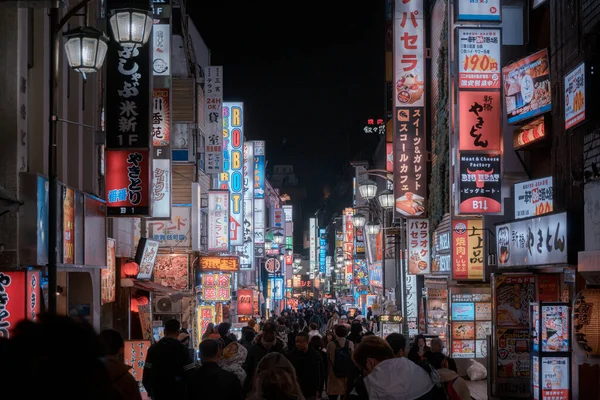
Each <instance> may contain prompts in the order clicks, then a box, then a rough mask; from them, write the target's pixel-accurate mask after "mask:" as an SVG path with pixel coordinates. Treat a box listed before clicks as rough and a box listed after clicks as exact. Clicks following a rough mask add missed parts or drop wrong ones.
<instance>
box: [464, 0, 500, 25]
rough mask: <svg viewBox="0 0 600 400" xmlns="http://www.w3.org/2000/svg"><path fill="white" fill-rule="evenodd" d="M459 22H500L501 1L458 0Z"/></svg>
mask: <svg viewBox="0 0 600 400" xmlns="http://www.w3.org/2000/svg"><path fill="white" fill-rule="evenodd" d="M457 4H458V20H459V21H481V22H500V0H485V1H473V0H457Z"/></svg>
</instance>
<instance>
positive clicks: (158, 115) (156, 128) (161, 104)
mask: <svg viewBox="0 0 600 400" xmlns="http://www.w3.org/2000/svg"><path fill="white" fill-rule="evenodd" d="M169 92H170V90H169V89H168V88H167V89H154V90H153V91H152V146H154V147H162V146H168V145H169V144H170V143H171V103H170V100H169V98H170V93H169Z"/></svg>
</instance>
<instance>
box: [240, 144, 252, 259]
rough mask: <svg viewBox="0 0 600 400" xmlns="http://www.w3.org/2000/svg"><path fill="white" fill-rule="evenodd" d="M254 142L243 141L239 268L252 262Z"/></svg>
mask: <svg viewBox="0 0 600 400" xmlns="http://www.w3.org/2000/svg"><path fill="white" fill-rule="evenodd" d="M253 178H254V142H245V143H244V226H243V231H244V245H243V246H242V247H241V255H240V265H241V269H248V270H250V269H252V265H253V264H254V181H253Z"/></svg>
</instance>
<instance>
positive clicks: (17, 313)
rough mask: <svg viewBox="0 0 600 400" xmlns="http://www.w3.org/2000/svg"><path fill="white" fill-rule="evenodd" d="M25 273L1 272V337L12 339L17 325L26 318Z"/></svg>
mask: <svg viewBox="0 0 600 400" xmlns="http://www.w3.org/2000/svg"><path fill="white" fill-rule="evenodd" d="M25 279H26V272H25V271H3V272H0V337H2V338H7V339H8V338H10V336H11V334H12V332H13V329H15V326H16V325H17V323H18V322H19V321H21V320H23V319H25V318H26V314H25V310H26V299H25Z"/></svg>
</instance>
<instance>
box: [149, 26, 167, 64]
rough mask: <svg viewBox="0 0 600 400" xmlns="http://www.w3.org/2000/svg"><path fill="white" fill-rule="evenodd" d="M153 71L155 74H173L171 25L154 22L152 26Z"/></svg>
mask: <svg viewBox="0 0 600 400" xmlns="http://www.w3.org/2000/svg"><path fill="white" fill-rule="evenodd" d="M152 33H153V35H154V38H153V40H152V44H153V47H152V48H153V51H152V71H153V75H154V76H169V75H170V74H171V25H170V24H154V26H153V27H152Z"/></svg>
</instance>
